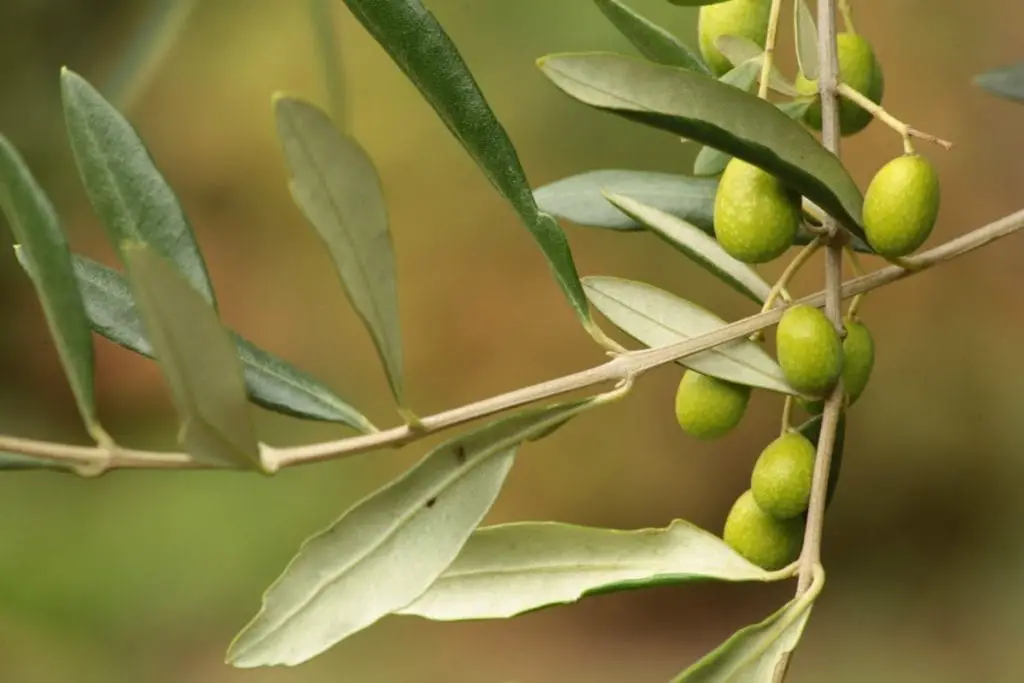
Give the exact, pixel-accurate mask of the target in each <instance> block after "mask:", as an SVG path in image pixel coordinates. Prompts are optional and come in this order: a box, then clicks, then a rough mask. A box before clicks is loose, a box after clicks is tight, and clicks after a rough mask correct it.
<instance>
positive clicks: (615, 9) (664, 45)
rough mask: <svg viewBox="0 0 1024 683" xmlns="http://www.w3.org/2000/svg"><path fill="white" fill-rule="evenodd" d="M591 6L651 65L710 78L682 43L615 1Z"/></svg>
mask: <svg viewBox="0 0 1024 683" xmlns="http://www.w3.org/2000/svg"><path fill="white" fill-rule="evenodd" d="M594 4H596V5H597V7H598V9H600V10H601V12H602V13H604V15H605V16H606V17H607V18H608V20H609V21H610V22H612V24H614V25H615V28H617V29H618V30H619V33H621V34H622V35H623V36H625V37H626V39H627V40H629V42H630V43H632V44H633V47H635V48H636V49H637V50H638V51H639V52H640V54H642V55H643V56H644V57H646V58H647V59H649V60H651V61H652V62H657V63H659V64H668V65H670V66H678V67H682V68H683V69H689V70H690V71H697V72H699V73H703V74H708V75H710V74H711V70H710V69H708V67H707V65H706V64H705V63H704V60H703V59H701V58H700V57H699V56H697V54H695V53H694V52H693V50H691V49H690V48H688V47H687V46H686V45H685V44H684V43H683V42H682V41H680V40H679V39H678V38H676V37H675V36H674V35H672V34H671V33H669V32H668V31H666V30H665V29H663V28H662V27H661V26H658V25H657V24H655V23H654V22H652V21H651V20H650V19H647V18H646V17H644V16H642V15H640V14H638V13H637V12H636V11H634V10H633V9H631V8H630V7H627V6H626V5H624V4H622V3H621V2H619V0H594Z"/></svg>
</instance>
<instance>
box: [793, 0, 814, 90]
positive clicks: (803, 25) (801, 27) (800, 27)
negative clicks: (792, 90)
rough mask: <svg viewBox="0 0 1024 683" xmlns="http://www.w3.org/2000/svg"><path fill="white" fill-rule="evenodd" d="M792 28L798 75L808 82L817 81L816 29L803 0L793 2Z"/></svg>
mask: <svg viewBox="0 0 1024 683" xmlns="http://www.w3.org/2000/svg"><path fill="white" fill-rule="evenodd" d="M793 27H794V31H795V36H796V61H797V65H798V66H799V68H800V73H802V74H803V75H804V77H805V78H806V79H807V80H809V81H816V80H818V27H817V26H815V24H814V17H813V16H812V15H811V10H810V8H808V7H807V3H806V2H805V1H804V0H795V1H794V2H793Z"/></svg>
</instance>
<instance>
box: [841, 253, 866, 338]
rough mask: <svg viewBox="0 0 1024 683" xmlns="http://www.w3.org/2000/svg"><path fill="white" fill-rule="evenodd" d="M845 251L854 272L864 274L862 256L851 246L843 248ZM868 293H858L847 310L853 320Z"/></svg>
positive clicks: (857, 274)
mask: <svg viewBox="0 0 1024 683" xmlns="http://www.w3.org/2000/svg"><path fill="white" fill-rule="evenodd" d="M843 252H844V253H845V254H846V258H847V259H849V261H850V267H852V268H853V274H854V275H856V276H858V277H859V276H861V275H863V274H864V266H862V265H861V263H860V258H859V257H858V256H857V252H855V251H854V250H853V249H851V248H850V247H849V246H847V247H844V248H843ZM865 296H866V295H864V294H858V295H857V296H855V297H853V301H851V302H850V307H849V308H848V309H847V310H846V315H847V316H849V317H850V319H852V320H856V319H857V311H859V310H860V306H861V303H862V302H863V301H864V298H865Z"/></svg>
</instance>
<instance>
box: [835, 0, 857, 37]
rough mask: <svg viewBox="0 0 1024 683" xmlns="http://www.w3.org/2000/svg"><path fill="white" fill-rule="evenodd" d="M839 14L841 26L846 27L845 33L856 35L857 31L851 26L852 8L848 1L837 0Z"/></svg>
mask: <svg viewBox="0 0 1024 683" xmlns="http://www.w3.org/2000/svg"><path fill="white" fill-rule="evenodd" d="M839 13H840V14H842V15H843V25H844V26H845V27H846V32H847V33H856V32H857V29H856V27H855V26H854V25H853V8H852V7H850V0H839Z"/></svg>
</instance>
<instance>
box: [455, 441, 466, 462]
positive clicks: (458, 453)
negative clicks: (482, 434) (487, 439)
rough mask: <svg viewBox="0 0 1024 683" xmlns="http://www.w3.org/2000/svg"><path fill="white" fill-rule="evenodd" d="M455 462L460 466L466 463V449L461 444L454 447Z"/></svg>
mask: <svg viewBox="0 0 1024 683" xmlns="http://www.w3.org/2000/svg"><path fill="white" fill-rule="evenodd" d="M455 461H456V462H458V463H459V464H460V465H464V464H465V463H466V447H465V446H463V445H462V444H459V445H457V446H456V447H455Z"/></svg>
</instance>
